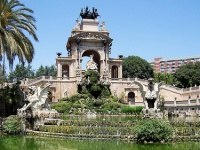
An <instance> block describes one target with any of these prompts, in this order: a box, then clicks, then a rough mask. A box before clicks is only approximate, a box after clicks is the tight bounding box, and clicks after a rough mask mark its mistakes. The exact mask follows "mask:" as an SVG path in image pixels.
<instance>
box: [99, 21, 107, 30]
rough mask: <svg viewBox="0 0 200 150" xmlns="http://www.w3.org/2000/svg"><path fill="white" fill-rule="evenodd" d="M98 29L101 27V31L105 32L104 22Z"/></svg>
mask: <svg viewBox="0 0 200 150" xmlns="http://www.w3.org/2000/svg"><path fill="white" fill-rule="evenodd" d="M100 27H101V31H107V30H106V26H105V21H103V22H102V23H101V25H100Z"/></svg>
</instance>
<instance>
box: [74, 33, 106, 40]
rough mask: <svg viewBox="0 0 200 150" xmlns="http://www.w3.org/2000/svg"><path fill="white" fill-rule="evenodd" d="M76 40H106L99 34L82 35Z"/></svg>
mask: <svg viewBox="0 0 200 150" xmlns="http://www.w3.org/2000/svg"><path fill="white" fill-rule="evenodd" d="M77 39H86V40H106V38H105V37H104V36H102V35H100V34H96V33H84V34H81V35H79V36H78V37H77Z"/></svg>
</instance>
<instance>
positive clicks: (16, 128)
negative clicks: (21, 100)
mask: <svg viewBox="0 0 200 150" xmlns="http://www.w3.org/2000/svg"><path fill="white" fill-rule="evenodd" d="M2 127H3V131H4V132H5V133H8V134H18V133H20V132H22V129H23V127H22V123H21V121H20V118H18V117H17V116H16V115H11V116H9V117H7V118H6V119H5V121H4V122H3V125H2Z"/></svg>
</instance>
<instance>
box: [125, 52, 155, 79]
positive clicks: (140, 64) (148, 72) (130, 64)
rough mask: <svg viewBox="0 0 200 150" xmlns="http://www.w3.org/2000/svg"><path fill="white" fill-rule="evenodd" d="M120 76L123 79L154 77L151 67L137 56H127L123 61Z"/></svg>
mask: <svg viewBox="0 0 200 150" xmlns="http://www.w3.org/2000/svg"><path fill="white" fill-rule="evenodd" d="M122 74H123V77H124V78H127V77H130V78H135V77H137V78H141V79H148V78H150V77H153V76H154V74H153V68H152V66H151V65H150V64H149V63H148V62H147V61H146V60H144V59H142V58H140V57H138V56H128V57H126V58H124V59H123V63H122Z"/></svg>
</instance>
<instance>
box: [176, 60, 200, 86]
mask: <svg viewBox="0 0 200 150" xmlns="http://www.w3.org/2000/svg"><path fill="white" fill-rule="evenodd" d="M174 84H175V85H176V86H177V87H180V88H188V87H191V86H195V85H197V86H198V85H200V62H196V63H195V64H193V63H189V64H186V65H184V66H181V67H180V69H178V70H177V71H176V72H175V73H174Z"/></svg>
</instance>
